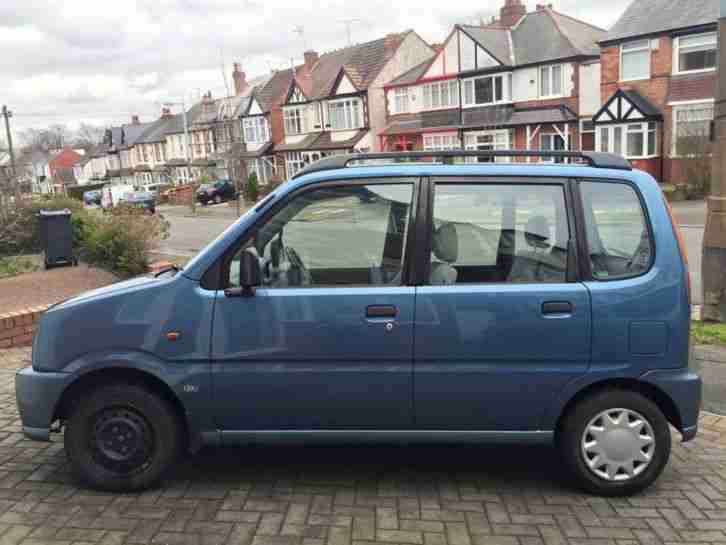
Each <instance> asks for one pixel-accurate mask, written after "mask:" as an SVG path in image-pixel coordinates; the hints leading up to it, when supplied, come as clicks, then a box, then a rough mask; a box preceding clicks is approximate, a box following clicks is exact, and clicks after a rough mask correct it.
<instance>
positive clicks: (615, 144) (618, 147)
mask: <svg viewBox="0 0 726 545" xmlns="http://www.w3.org/2000/svg"><path fill="white" fill-rule="evenodd" d="M596 140H597V142H596V148H597V151H603V152H610V153H617V154H618V155H622V156H623V157H625V158H627V159H645V158H649V157H656V156H657V155H658V135H657V131H656V123H655V121H650V122H646V123H626V124H624V125H607V126H604V127H599V128H598V131H597V138H596Z"/></svg>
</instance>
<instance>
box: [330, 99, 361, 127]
mask: <svg viewBox="0 0 726 545" xmlns="http://www.w3.org/2000/svg"><path fill="white" fill-rule="evenodd" d="M328 122H329V124H330V128H331V129H333V130H345V129H356V128H358V127H360V126H361V125H362V123H361V119H360V101H359V100H358V99H349V100H336V101H335V102H328Z"/></svg>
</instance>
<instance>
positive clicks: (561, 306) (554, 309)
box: [542, 301, 572, 315]
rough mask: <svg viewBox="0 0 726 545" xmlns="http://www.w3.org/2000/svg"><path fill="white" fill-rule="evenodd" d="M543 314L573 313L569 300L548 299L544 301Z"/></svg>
mask: <svg viewBox="0 0 726 545" xmlns="http://www.w3.org/2000/svg"><path fill="white" fill-rule="evenodd" d="M542 314H545V315H547V314H572V303H570V302H569V301H546V302H544V303H542Z"/></svg>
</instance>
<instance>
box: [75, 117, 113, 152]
mask: <svg viewBox="0 0 726 545" xmlns="http://www.w3.org/2000/svg"><path fill="white" fill-rule="evenodd" d="M104 133H105V129H104V128H103V127H99V126H98V125H91V124H90V123H81V126H80V127H79V128H78V130H77V131H76V134H75V136H74V139H73V145H74V147H76V148H83V149H85V150H89V149H90V148H92V147H93V146H95V145H96V144H98V143H99V142H100V141H101V140H102V139H103V136H104Z"/></svg>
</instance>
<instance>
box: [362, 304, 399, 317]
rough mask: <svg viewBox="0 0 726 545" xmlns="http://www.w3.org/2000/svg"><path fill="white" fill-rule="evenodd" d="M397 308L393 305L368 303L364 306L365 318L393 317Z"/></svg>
mask: <svg viewBox="0 0 726 545" xmlns="http://www.w3.org/2000/svg"><path fill="white" fill-rule="evenodd" d="M396 314H398V309H397V308H396V307H394V306H393V305H369V306H367V307H366V318H395V317H396Z"/></svg>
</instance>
